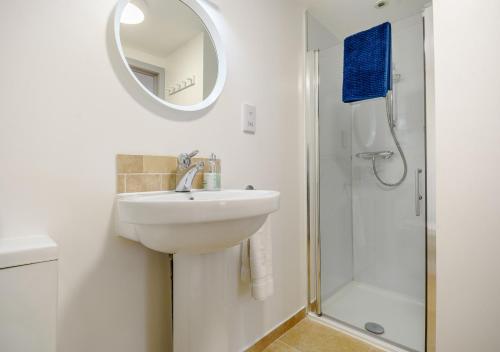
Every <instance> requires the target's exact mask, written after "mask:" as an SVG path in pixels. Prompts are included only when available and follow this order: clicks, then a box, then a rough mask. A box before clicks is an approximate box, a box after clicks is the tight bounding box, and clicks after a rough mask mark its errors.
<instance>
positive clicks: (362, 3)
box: [301, 0, 431, 39]
mask: <svg viewBox="0 0 500 352" xmlns="http://www.w3.org/2000/svg"><path fill="white" fill-rule="evenodd" d="M301 2H302V3H304V4H306V6H307V7H308V9H309V12H310V13H311V14H312V15H313V16H314V17H315V18H316V19H317V20H319V21H320V22H321V23H322V24H323V25H324V26H326V27H327V28H328V29H329V30H330V31H331V32H332V33H333V34H335V36H336V37H337V38H338V39H344V38H345V37H347V36H348V35H350V34H354V33H357V32H359V31H361V30H364V29H368V28H370V27H372V26H375V25H377V24H380V23H383V22H386V21H391V22H393V21H397V20H400V19H403V18H406V17H409V16H411V15H415V14H417V13H421V12H422V9H423V8H424V6H425V5H426V4H427V3H430V2H431V1H430V0H387V5H386V6H385V7H383V8H380V9H377V8H375V3H376V0H301Z"/></svg>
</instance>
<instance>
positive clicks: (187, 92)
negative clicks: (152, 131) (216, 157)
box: [114, 0, 226, 111]
mask: <svg viewBox="0 0 500 352" xmlns="http://www.w3.org/2000/svg"><path fill="white" fill-rule="evenodd" d="M114 27H115V40H116V44H117V46H118V50H119V52H120V55H121V58H122V60H123V63H124V64H125V66H126V68H127V71H128V72H129V73H130V75H131V77H132V78H133V79H134V81H135V82H136V83H137V84H139V85H140V86H141V87H142V89H143V90H144V91H145V92H146V93H147V94H148V95H150V96H151V97H152V98H153V99H155V100H157V101H158V102H160V103H161V104H163V105H165V106H167V107H169V108H172V109H175V110H182V111H197V110H201V109H204V108H206V107H208V106H210V105H211V104H212V103H213V102H214V101H215V100H216V99H217V98H218V97H219V95H220V93H221V91H222V88H223V86H224V81H225V76H226V67H225V57H224V52H223V48H222V43H221V40H220V37H219V34H218V32H217V29H216V27H215V25H214V23H213V21H212V20H211V18H210V16H209V14H208V13H207V11H206V10H205V9H204V8H203V6H202V5H201V4H200V3H199V1H198V0H183V1H181V0H120V2H119V3H118V5H117V7H116V12H115V23H114Z"/></svg>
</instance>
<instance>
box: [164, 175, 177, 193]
mask: <svg viewBox="0 0 500 352" xmlns="http://www.w3.org/2000/svg"><path fill="white" fill-rule="evenodd" d="M176 185H177V184H176V177H175V174H166V175H161V190H162V191H172V190H174V189H175V186H176Z"/></svg>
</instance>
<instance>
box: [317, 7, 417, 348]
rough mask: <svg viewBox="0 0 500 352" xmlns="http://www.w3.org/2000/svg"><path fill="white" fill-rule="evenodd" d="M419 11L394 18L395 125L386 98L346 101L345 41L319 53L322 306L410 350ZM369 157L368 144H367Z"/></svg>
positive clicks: (414, 345)
mask: <svg viewBox="0 0 500 352" xmlns="http://www.w3.org/2000/svg"><path fill="white" fill-rule="evenodd" d="M422 28H423V27H422V18H421V16H414V17H411V18H408V19H405V20H401V21H398V22H396V23H393V61H394V73H393V79H394V89H393V91H394V102H395V134H396V135H397V137H398V139H399V141H400V144H401V147H402V149H403V151H404V154H405V156H406V159H407V163H408V169H407V176H406V178H405V180H404V181H403V182H402V184H401V185H399V186H395V187H387V186H384V185H382V184H381V183H380V182H379V180H377V178H376V176H375V173H374V168H373V164H372V160H371V158H363V157H362V156H363V154H360V153H373V152H380V151H388V152H392V153H393V154H390V153H387V154H384V156H387V158H382V157H381V158H377V159H376V162H375V167H376V171H377V172H378V174H379V176H380V178H382V179H383V180H385V181H386V182H390V183H393V182H396V181H398V180H399V179H400V177H401V175H402V174H403V172H404V168H403V161H402V158H401V155H400V154H399V152H398V150H397V148H396V145H395V142H394V140H393V138H392V136H391V133H390V128H389V124H388V121H387V110H386V104H385V99H383V98H382V99H372V100H367V101H363V102H359V103H355V104H344V103H342V98H341V89H342V72H343V71H342V64H343V58H342V54H343V47H342V44H339V45H337V46H334V47H331V48H329V49H326V50H322V51H321V52H320V53H319V55H318V67H319V81H320V83H319V90H318V122H317V123H318V149H319V156H318V164H319V189H318V194H319V226H318V230H319V236H320V241H321V245H320V251H319V254H320V267H321V270H320V272H321V276H320V281H321V282H320V285H318V287H319V291H320V292H318V293H320V300H319V301H320V302H321V312H322V314H323V315H326V316H328V317H330V318H332V319H335V320H337V321H340V322H342V323H344V324H347V325H349V326H351V327H353V328H355V329H358V330H360V331H363V332H365V333H368V334H372V335H376V336H378V337H379V338H380V339H383V340H387V341H389V342H391V343H393V344H395V345H398V346H401V347H403V348H406V349H409V350H413V351H424V350H425V288H426V274H425V273H426V266H425V260H426V233H425V227H426V225H425V224H426V221H425V220H426V219H425V214H426V212H425V203H426V202H425V87H424V55H423V29H422ZM364 156H365V157H366V154H364Z"/></svg>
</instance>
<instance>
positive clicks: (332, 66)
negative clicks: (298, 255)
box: [319, 45, 354, 297]
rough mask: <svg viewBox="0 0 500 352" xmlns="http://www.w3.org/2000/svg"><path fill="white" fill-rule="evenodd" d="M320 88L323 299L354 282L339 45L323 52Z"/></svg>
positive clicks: (347, 115)
mask: <svg viewBox="0 0 500 352" xmlns="http://www.w3.org/2000/svg"><path fill="white" fill-rule="evenodd" d="M319 55H320V56H319V61H320V65H319V67H320V77H321V81H320V89H319V101H320V104H319V116H320V117H319V119H320V121H319V140H320V146H319V150H320V153H319V154H320V189H321V191H320V234H321V267H322V268H325V270H324V271H322V276H321V279H322V282H321V288H322V296H323V297H328V296H330V295H332V294H333V293H334V292H335V291H336V290H338V289H339V288H341V287H342V286H343V285H345V284H346V283H347V282H349V281H351V280H352V279H353V274H354V271H353V247H352V245H353V241H352V210H351V208H352V202H351V199H352V192H351V178H352V177H351V145H352V142H351V109H350V106H349V105H346V104H343V103H342V97H341V89H342V71H341V69H340V68H341V67H342V60H343V49H342V46H341V45H337V46H334V47H331V48H329V49H324V50H321V52H320V54H319Z"/></svg>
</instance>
